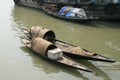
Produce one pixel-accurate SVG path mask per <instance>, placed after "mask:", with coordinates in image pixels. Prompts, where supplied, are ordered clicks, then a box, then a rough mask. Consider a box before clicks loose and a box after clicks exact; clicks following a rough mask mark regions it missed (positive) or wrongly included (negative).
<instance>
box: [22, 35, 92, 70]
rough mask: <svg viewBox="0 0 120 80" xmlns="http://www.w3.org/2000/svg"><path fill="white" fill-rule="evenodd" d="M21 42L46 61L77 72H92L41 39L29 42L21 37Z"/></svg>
mask: <svg viewBox="0 0 120 80" xmlns="http://www.w3.org/2000/svg"><path fill="white" fill-rule="evenodd" d="M21 41H22V43H23V44H24V45H25V46H26V47H27V48H29V49H30V50H32V51H34V52H36V53H37V54H39V55H41V56H42V57H43V58H45V59H47V60H48V61H53V62H56V63H59V64H62V65H66V66H69V67H72V68H76V69H79V70H83V71H87V72H92V70H91V69H89V68H87V67H85V66H84V65H82V64H80V63H78V62H76V61H74V60H72V59H71V58H69V57H67V56H65V55H62V51H61V50H60V49H59V48H57V47H56V46H55V45H54V44H52V43H50V42H48V41H46V40H44V39H42V38H35V39H34V40H31V41H30V40H28V39H27V38H22V37H21Z"/></svg>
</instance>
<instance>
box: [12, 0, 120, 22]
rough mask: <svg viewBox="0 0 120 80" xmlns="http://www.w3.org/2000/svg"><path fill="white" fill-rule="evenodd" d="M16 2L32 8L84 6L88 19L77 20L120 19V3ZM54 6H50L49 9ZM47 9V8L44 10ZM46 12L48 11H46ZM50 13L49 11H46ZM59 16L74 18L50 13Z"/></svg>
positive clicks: (16, 0) (20, 0)
mask: <svg viewBox="0 0 120 80" xmlns="http://www.w3.org/2000/svg"><path fill="white" fill-rule="evenodd" d="M14 2H15V4H19V5H23V6H28V7H32V8H37V9H41V10H43V7H44V6H45V5H46V4H47V5H61V6H60V7H59V8H62V7H63V6H66V5H67V6H74V7H76V8H83V9H84V10H85V12H86V14H87V16H88V18H89V19H88V20H87V19H75V20H77V21H78V20H81V21H91V20H120V3H98V4H97V3H89V2H87V3H81V2H79V3H77V4H75V3H58V2H44V3H38V2H36V1H32V0H27V1H25V0H14ZM51 8H53V7H52V6H49V7H48V8H47V9H51ZM44 11H45V10H44ZM45 12H46V11H45ZM46 13H47V14H49V12H46ZM50 15H52V16H54V17H57V18H62V19H65V20H68V19H69V20H74V19H70V18H65V17H61V16H58V15H53V14H50Z"/></svg>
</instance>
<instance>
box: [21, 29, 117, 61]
mask: <svg viewBox="0 0 120 80" xmlns="http://www.w3.org/2000/svg"><path fill="white" fill-rule="evenodd" d="M22 32H23V33H24V34H25V35H26V36H27V37H28V38H29V39H30V40H31V39H32V38H31V37H30V32H29V30H26V29H22ZM52 42H53V43H54V44H55V45H56V46H57V47H58V48H60V49H61V50H63V52H64V53H63V54H64V55H66V56H69V57H71V58H80V59H86V60H94V61H105V62H116V61H115V60H113V59H110V58H107V57H105V56H102V55H100V54H97V53H94V52H91V51H88V50H86V49H83V48H80V47H77V46H75V45H72V44H69V43H66V42H63V41H60V40H56V39H55V40H54V41H52ZM73 48H75V49H76V48H77V51H76V50H71V49H73Z"/></svg>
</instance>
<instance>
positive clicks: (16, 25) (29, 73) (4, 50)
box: [0, 0, 120, 80]
mask: <svg viewBox="0 0 120 80" xmlns="http://www.w3.org/2000/svg"><path fill="white" fill-rule="evenodd" d="M0 3H1V5H0V19H1V20H0V28H1V29H0V80H119V79H120V23H119V22H120V21H117V22H112V21H92V22H90V23H87V24H82V23H72V22H67V21H63V20H59V19H56V18H53V17H50V16H48V15H46V14H45V13H44V12H42V11H39V10H36V9H31V8H27V7H22V6H16V5H15V4H14V2H13V1H12V0H0ZM34 25H39V26H42V27H46V28H48V29H51V30H54V31H55V33H56V36H57V39H60V40H63V41H66V42H69V43H71V44H74V45H77V46H80V47H83V48H85V49H88V50H90V51H93V52H97V53H99V54H101V55H104V56H107V57H110V58H113V59H115V60H116V61H117V62H116V63H107V62H99V61H86V60H80V59H77V61H78V62H80V63H82V64H84V65H85V66H88V67H89V68H91V69H93V70H94V71H95V73H89V72H84V71H80V70H76V69H71V68H69V67H66V66H62V65H58V64H54V63H51V62H48V61H47V60H45V59H43V58H41V57H40V56H37V55H35V54H34V53H33V52H31V51H30V50H29V49H27V48H26V47H25V46H24V45H23V44H22V43H21V41H20V38H19V37H20V36H24V35H23V33H22V32H21V31H20V28H29V27H31V26H34Z"/></svg>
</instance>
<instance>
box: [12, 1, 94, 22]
mask: <svg viewBox="0 0 120 80" xmlns="http://www.w3.org/2000/svg"><path fill="white" fill-rule="evenodd" d="M14 2H15V4H18V5H23V6H28V7H32V8H37V9H40V10H43V11H44V12H45V13H47V14H48V15H51V16H53V17H56V18H59V19H62V20H67V21H74V22H88V21H91V20H92V19H90V18H89V17H88V16H87V15H86V12H85V11H84V9H82V8H77V7H74V6H69V5H66V6H63V8H64V10H63V8H62V7H61V10H60V9H59V8H58V4H57V3H56V4H55V3H49V2H48V1H43V2H40V0H35V1H33V0H27V1H26V0H14ZM65 8H66V9H65ZM60 11H62V12H61V14H60Z"/></svg>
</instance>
